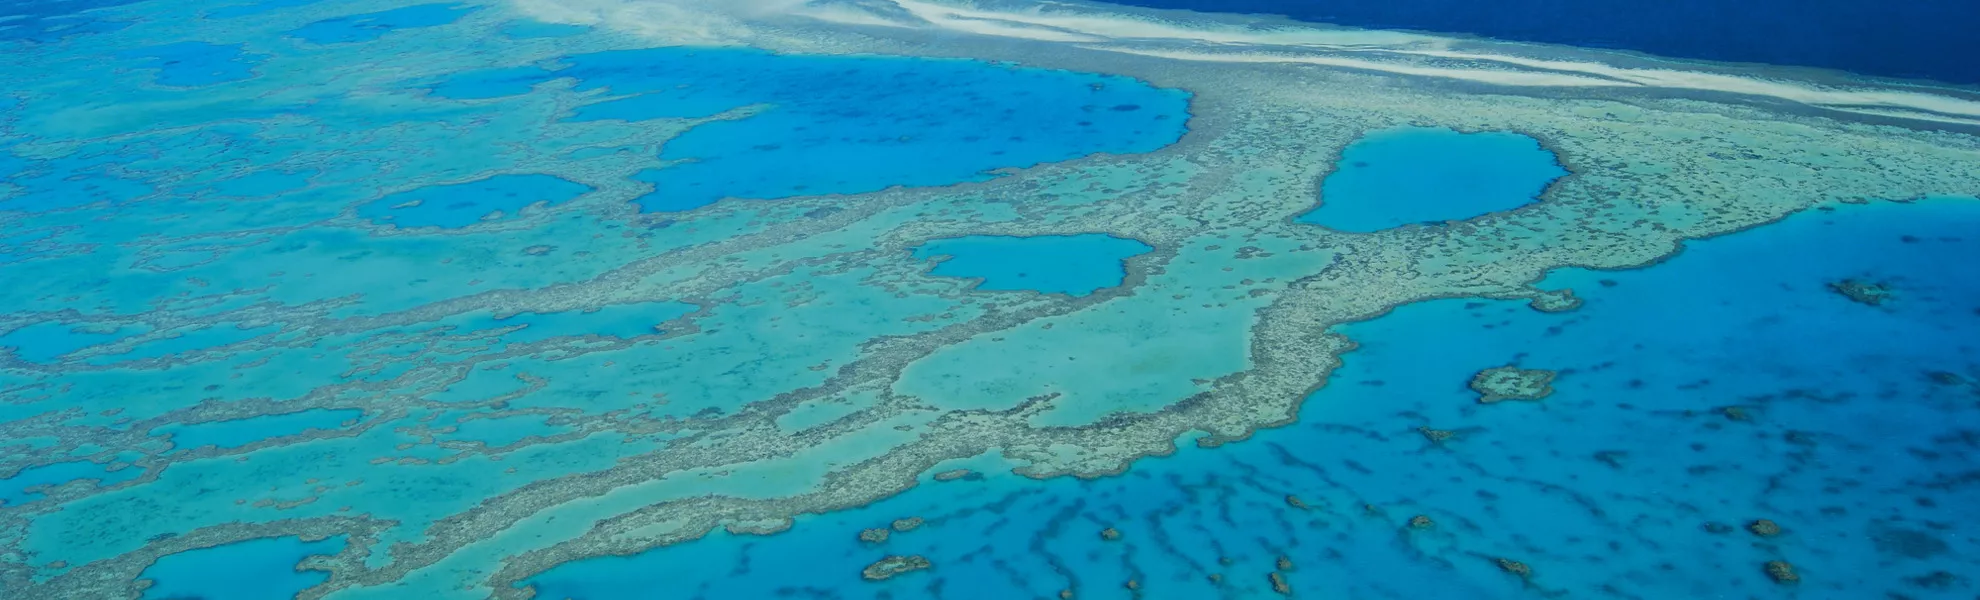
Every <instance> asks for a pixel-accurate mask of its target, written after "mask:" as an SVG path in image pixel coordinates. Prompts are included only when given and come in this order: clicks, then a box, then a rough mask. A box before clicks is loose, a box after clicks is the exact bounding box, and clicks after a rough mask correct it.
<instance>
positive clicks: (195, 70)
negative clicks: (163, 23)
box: [119, 42, 260, 87]
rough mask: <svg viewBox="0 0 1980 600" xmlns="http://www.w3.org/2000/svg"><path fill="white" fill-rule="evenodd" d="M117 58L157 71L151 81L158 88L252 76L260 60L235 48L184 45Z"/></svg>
mask: <svg viewBox="0 0 1980 600" xmlns="http://www.w3.org/2000/svg"><path fill="white" fill-rule="evenodd" d="M119 58H122V59H125V60H128V61H131V62H133V63H135V64H136V65H137V67H138V68H148V69H157V70H158V76H157V77H156V78H154V79H153V81H154V82H156V83H158V84H159V85H169V86H176V87H198V86H203V85H213V84H216V83H226V82H229V81H240V80H242V79H247V78H249V77H253V76H254V65H255V63H256V62H257V60H256V59H258V58H260V57H257V56H249V55H247V54H245V53H243V52H242V51H241V47H240V46H239V45H231V46H226V45H220V44H209V43H205V42H185V43H179V44H167V45H164V46H158V47H154V48H145V49H142V50H133V51H130V52H125V53H123V54H121V55H119Z"/></svg>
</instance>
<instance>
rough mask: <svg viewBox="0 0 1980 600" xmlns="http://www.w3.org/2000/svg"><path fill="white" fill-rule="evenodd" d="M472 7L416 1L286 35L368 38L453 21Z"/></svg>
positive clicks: (313, 39)
mask: <svg viewBox="0 0 1980 600" xmlns="http://www.w3.org/2000/svg"><path fill="white" fill-rule="evenodd" d="M472 10H473V8H472V7H466V6H461V5H455V4H438V3H436V4H416V5H413V6H406V7H401V8H394V9H391V10H384V11H379V12H374V13H363V14H356V15H350V16H343V17H336V18H332V19H324V20H322V21H317V22H315V23H310V24H308V25H304V26H302V27H301V28H299V29H296V30H294V31H291V32H289V35H291V36H294V37H296V38H297V39H301V40H303V41H305V42H309V43H312V44H350V43H356V42H368V41H371V40H375V39H378V38H380V37H384V36H385V35H386V34H390V33H392V32H395V31H401V30H406V29H420V28H424V27H438V26H441V25H446V24H448V23H453V22H454V21H456V20H458V19H460V18H461V17H462V16H463V15H465V14H466V13H468V12H470V11H472Z"/></svg>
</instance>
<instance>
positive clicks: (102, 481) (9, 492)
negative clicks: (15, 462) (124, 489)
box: [0, 461, 144, 506]
mask: <svg viewBox="0 0 1980 600" xmlns="http://www.w3.org/2000/svg"><path fill="white" fill-rule="evenodd" d="M106 467H107V465H102V464H97V463H94V462H90V461H69V462H60V463H55V464H50V465H43V466H39V467H29V468H26V469H22V470H20V471H19V472H17V473H14V474H13V475H12V476H9V477H7V478H4V479H0V506H16V505H20V504H21V503H24V502H31V501H34V500H36V499H39V498H41V497H43V496H45V494H43V493H42V492H41V491H34V490H38V489H45V488H44V487H43V486H56V485H63V484H67V483H71V482H80V481H94V482H96V485H97V486H98V487H107V486H111V485H116V484H118V483H122V482H125V481H129V480H130V479H132V478H134V477H137V476H139V475H142V474H144V471H143V470H142V469H135V468H128V467H127V468H123V469H117V470H110V469H108V468H106Z"/></svg>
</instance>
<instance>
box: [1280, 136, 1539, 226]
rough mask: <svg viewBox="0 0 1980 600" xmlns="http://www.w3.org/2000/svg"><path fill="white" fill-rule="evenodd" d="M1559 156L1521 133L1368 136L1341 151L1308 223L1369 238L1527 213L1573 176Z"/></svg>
mask: <svg viewBox="0 0 1980 600" xmlns="http://www.w3.org/2000/svg"><path fill="white" fill-rule="evenodd" d="M1555 160H1556V159H1555V158H1554V155H1553V153H1551V152H1548V151H1547V150H1546V149H1545V148H1541V147H1540V144H1539V142H1538V141H1536V140H1534V139H1533V138H1530V137H1526V136H1523V135H1519V134H1516V133H1504V132H1479V133H1459V132H1456V131H1451V130H1448V129H1435V128H1405V129H1394V130H1384V131H1374V132H1370V133H1369V134H1368V135H1367V136H1365V137H1363V138H1361V139H1360V140H1357V141H1356V142H1355V143H1354V144H1352V145H1349V146H1348V147H1347V149H1346V150H1343V151H1342V152H1341V160H1340V165H1339V170H1337V171H1334V172H1333V173H1331V174H1329V175H1327V179H1326V181H1324V182H1322V183H1321V185H1320V208H1317V209H1314V210H1313V212H1309V213H1306V214H1304V215H1300V216H1299V221H1300V222H1302V223H1312V224H1315V225H1319V226H1322V227H1327V228H1330V229H1337V230H1341V231H1352V232H1357V233H1368V232H1372V231H1380V230H1383V229H1389V228H1392V227H1400V226H1403V225H1409V224H1415V223H1427V224H1441V223H1445V222H1449V221H1462V220H1466V219H1471V218H1474V217H1479V216H1482V215H1486V214H1489V213H1494V212H1499V211H1503V210H1512V209H1515V208H1519V207H1521V206H1525V205H1527V204H1529V203H1531V202H1533V201H1534V199H1536V198H1539V197H1540V193H1541V192H1542V191H1543V190H1545V189H1546V187H1547V184H1549V183H1552V182H1553V181H1554V180H1555V179H1559V178H1560V177H1562V176H1564V175H1567V171H1566V170H1563V169H1561V167H1560V165H1558V164H1556V163H1555Z"/></svg>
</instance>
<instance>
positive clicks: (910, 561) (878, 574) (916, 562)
mask: <svg viewBox="0 0 1980 600" xmlns="http://www.w3.org/2000/svg"><path fill="white" fill-rule="evenodd" d="M934 566H935V565H934V563H930V562H928V559H926V558H923V557H921V556H889V557H886V558H882V559H880V560H879V561H878V562H875V563H873V564H870V565H867V566H866V568H865V569H864V570H861V571H860V572H859V575H860V577H864V578H866V580H867V581H884V580H887V579H892V578H894V577H895V576H898V575H901V574H903V573H910V572H914V571H920V570H923V569H927V568H930V567H934Z"/></svg>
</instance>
